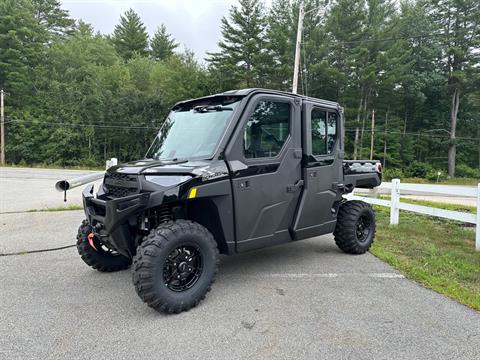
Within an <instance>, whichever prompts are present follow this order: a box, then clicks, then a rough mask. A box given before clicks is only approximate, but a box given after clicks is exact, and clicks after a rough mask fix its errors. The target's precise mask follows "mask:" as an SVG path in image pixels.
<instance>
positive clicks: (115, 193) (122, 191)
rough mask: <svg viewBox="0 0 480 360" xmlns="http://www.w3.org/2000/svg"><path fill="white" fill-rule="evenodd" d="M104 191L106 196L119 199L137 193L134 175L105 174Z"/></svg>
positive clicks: (136, 182) (136, 181)
mask: <svg viewBox="0 0 480 360" xmlns="http://www.w3.org/2000/svg"><path fill="white" fill-rule="evenodd" d="M104 183H105V190H106V193H107V195H108V196H110V197H113V198H120V197H125V196H129V195H134V194H138V193H139V188H138V179H137V176H136V175H131V174H122V173H106V174H105V181H104Z"/></svg>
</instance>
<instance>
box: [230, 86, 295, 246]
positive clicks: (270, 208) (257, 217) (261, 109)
mask: <svg viewBox="0 0 480 360" xmlns="http://www.w3.org/2000/svg"><path fill="white" fill-rule="evenodd" d="M300 114H301V111H300V100H299V99H293V98H288V97H284V96H275V95H268V96H267V95H255V96H253V97H252V98H251V99H250V101H249V102H248V105H247V107H246V109H245V112H244V114H243V117H242V119H241V122H240V124H239V125H240V126H238V127H237V129H236V132H235V135H234V139H235V140H234V141H233V143H231V145H230V146H229V148H228V149H227V151H226V158H227V159H228V163H229V164H230V168H231V170H232V186H233V199H234V209H235V231H236V240H237V251H246V250H251V249H256V248H261V247H264V246H267V245H273V244H278V243H282V242H286V241H290V240H291V239H292V238H291V236H290V234H289V227H290V226H291V224H292V221H293V217H294V214H295V210H296V207H297V203H298V200H299V194H300V191H301V187H302V183H303V181H302V180H301V175H302V174H301V158H302V151H301V124H300V122H301V118H300V116H301V115H300Z"/></svg>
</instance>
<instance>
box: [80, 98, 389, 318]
mask: <svg viewBox="0 0 480 360" xmlns="http://www.w3.org/2000/svg"><path fill="white" fill-rule="evenodd" d="M342 133H343V115H342V108H341V107H340V106H339V105H338V104H337V103H334V102H330V101H324V100H319V99H313V98H308V97H304V96H300V95H294V94H290V93H285V92H279V91H271V90H264V89H246V90H238V91H228V92H225V93H221V94H217V95H213V96H208V97H203V98H199V99H194V100H188V101H184V102H180V103H178V104H176V105H175V106H174V107H173V108H172V110H171V112H170V114H169V115H168V117H167V118H166V120H165V122H164V124H163V126H162V128H161V129H160V131H159V133H158V135H157V137H156V138H155V140H154V142H153V143H152V145H151V146H150V148H149V150H148V152H147V154H146V156H145V159H142V160H139V161H134V162H130V163H126V164H123V165H119V166H114V167H112V168H110V169H108V170H107V172H106V174H105V178H104V181H103V184H102V186H100V189H99V190H98V192H97V194H96V196H95V195H94V193H93V185H90V186H88V187H87V188H86V189H85V190H84V191H83V203H84V208H85V214H86V217H87V219H86V220H84V221H83V223H82V225H81V226H80V228H79V231H78V236H77V240H78V241H77V248H78V252H79V254H80V255H81V257H82V259H83V260H84V261H85V262H86V263H87V264H88V265H90V266H91V267H93V268H94V269H97V270H99V271H116V270H122V269H125V268H127V267H129V266H130V265H131V264H132V263H133V265H132V273H133V283H134V286H135V290H136V291H137V294H138V295H139V296H140V298H141V299H142V300H143V301H144V302H146V303H147V304H148V305H149V306H151V307H152V308H154V309H156V310H158V311H160V312H166V313H179V312H181V311H185V310H188V309H190V308H191V307H193V306H196V305H197V304H198V303H199V302H200V301H201V300H202V299H203V298H204V297H205V295H206V293H207V292H208V291H209V290H210V287H211V285H212V283H213V282H214V279H215V275H216V273H217V268H218V262H219V260H218V257H219V253H220V254H226V255H232V254H236V253H241V252H245V251H249V250H254V249H260V248H264V247H267V246H272V245H277V244H282V243H287V242H292V241H298V240H302V239H306V238H310V237H314V236H318V235H323V234H328V233H332V232H333V234H334V236H335V242H336V244H337V245H338V247H339V248H340V249H341V250H343V251H344V252H346V253H349V254H363V253H365V252H366V251H367V250H368V249H369V247H370V245H371V244H372V242H373V238H374V235H375V215H374V212H373V210H372V209H371V207H370V206H369V205H368V204H366V203H363V202H360V201H346V200H345V199H344V198H343V197H342V195H344V194H347V193H350V192H352V190H353V188H354V187H355V186H357V187H364V188H373V187H375V186H378V185H379V184H380V181H381V166H380V164H379V163H378V162H377V161H344V160H343V155H344V152H343V136H342Z"/></svg>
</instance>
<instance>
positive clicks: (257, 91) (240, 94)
mask: <svg viewBox="0 0 480 360" xmlns="http://www.w3.org/2000/svg"><path fill="white" fill-rule="evenodd" d="M254 94H271V95H282V96H288V97H291V98H297V99H300V100H302V101H309V102H312V103H315V104H317V105H321V106H324V107H329V108H335V109H339V108H340V105H339V104H338V103H336V102H334V101H329V100H322V99H317V98H313V97H309V96H305V95H301V94H293V93H290V92H286V91H280V90H270V89H262V88H249V89H238V90H229V91H225V92H223V93H218V94H214V95H209V96H204V97H201V98H197V99H189V100H185V101H180V102H178V103H176V104H175V106H174V108H175V107H177V106H179V105H182V104H186V103H189V102H191V101H199V100H208V99H213V98H216V97H222V96H225V97H235V96H238V97H245V96H250V95H254Z"/></svg>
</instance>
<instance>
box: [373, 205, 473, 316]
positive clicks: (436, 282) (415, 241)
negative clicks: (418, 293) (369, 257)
mask: <svg viewBox="0 0 480 360" xmlns="http://www.w3.org/2000/svg"><path fill="white" fill-rule="evenodd" d="M402 201H404V199H402ZM408 202H414V203H417V204H422V205H427V206H428V205H432V204H434V203H430V202H425V201H416V200H410V201H408ZM435 206H436V207H442V208H447V209H449V210H457V211H474V209H473V208H469V207H466V206H462V205H452V204H442V206H439V205H438V203H435ZM375 210H376V213H377V222H378V225H377V237H376V240H375V243H374V244H373V246H372V248H371V250H370V251H371V253H372V254H373V255H375V256H376V257H378V258H379V259H381V260H383V261H386V262H387V263H389V264H390V265H392V266H394V267H396V268H397V269H399V270H400V271H401V272H402V273H403V274H404V275H405V276H406V277H408V278H410V279H412V280H415V281H417V282H419V283H421V284H423V285H424V286H426V287H428V288H431V289H433V290H435V291H437V292H439V293H441V294H444V295H447V296H449V297H451V298H452V299H455V300H456V301H458V302H460V303H462V304H465V305H467V306H469V307H471V308H473V309H476V310H478V311H480V252H478V251H477V252H476V251H475V244H474V242H475V231H474V228H473V227H471V226H470V227H467V226H465V224H462V223H459V222H456V221H450V220H444V219H439V218H433V217H429V216H424V215H420V214H414V213H411V212H405V211H402V212H401V214H400V224H399V225H397V226H391V225H389V209H388V208H385V207H375Z"/></svg>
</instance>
